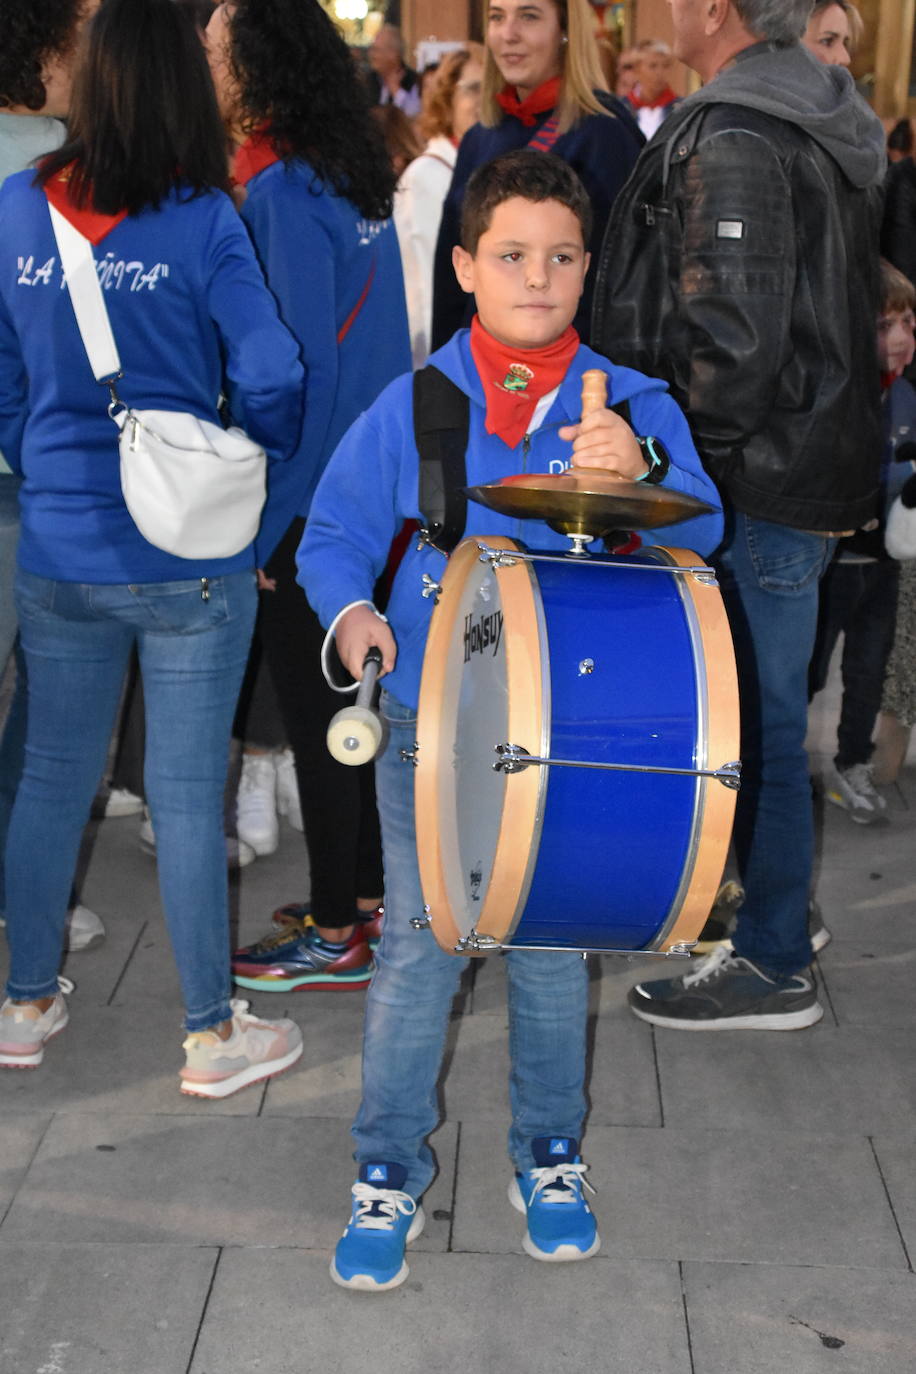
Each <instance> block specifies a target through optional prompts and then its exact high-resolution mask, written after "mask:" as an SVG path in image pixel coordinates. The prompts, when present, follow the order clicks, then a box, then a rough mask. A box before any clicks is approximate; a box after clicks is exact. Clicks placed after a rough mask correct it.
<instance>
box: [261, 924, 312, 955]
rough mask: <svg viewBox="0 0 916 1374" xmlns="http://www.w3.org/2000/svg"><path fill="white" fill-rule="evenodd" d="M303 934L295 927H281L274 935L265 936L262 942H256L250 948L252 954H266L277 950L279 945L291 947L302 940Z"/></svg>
mask: <svg viewBox="0 0 916 1374" xmlns="http://www.w3.org/2000/svg"><path fill="white" fill-rule="evenodd" d="M304 934H305V932H304V931H303V930H301V929H300V928H299V926H298V925H295V926H283V927H281V929H280V930H278V931H277V932H276V934H274V935H265V936H264V939H263V940H258V942H257V944H255V945H252V946H251V953H252V954H268V953H269V952H270V950H272V949H279V948H280V946H281V945H293V944H296V943H297V942H298V941H299V940H301V939H302V937H303V935H304Z"/></svg>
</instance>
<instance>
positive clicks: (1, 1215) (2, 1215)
mask: <svg viewBox="0 0 916 1374" xmlns="http://www.w3.org/2000/svg"><path fill="white" fill-rule="evenodd" d="M11 1072H13V1073H29V1072H30V1070H28V1069H13V1070H11ZM23 1115H25V1116H32V1115H36V1113H32V1112H26V1113H23ZM56 1115H57V1113H56V1112H52V1113H51V1114H50V1115H49V1117H48V1119H47V1121H46V1122H45V1128H44V1130H43V1131H42V1132H41V1134H40V1136H39V1137H38V1139H37V1140H36V1142H35V1148H34V1150H33V1151H32V1153H31V1155H30V1157H29V1161H28V1163H27V1164H26V1165H25V1167H24V1168H23V1170H22V1175H21V1177H20V1179H19V1182H18V1183H17V1184H16V1187H15V1188H14V1189H13V1191H12V1194H11V1195H10V1200H9V1202H8V1203H7V1204H6V1206H5V1207H4V1208H3V1209H2V1211H0V1227H2V1226H3V1223H4V1222H5V1221H6V1219H7V1217H8V1216H9V1214H10V1212H11V1211H12V1209H13V1206H14V1204H15V1202H16V1199H17V1197H18V1196H19V1192H20V1189H21V1188H22V1186H23V1184H24V1183H25V1182H26V1180H27V1179H28V1176H29V1172H30V1170H31V1168H32V1165H33V1164H34V1163H35V1159H36V1157H37V1155H38V1152H39V1150H40V1149H41V1147H42V1145H43V1144H44V1142H45V1138H46V1137H47V1134H48V1132H49V1131H50V1129H51V1127H52V1126H53V1125H54V1118H55V1117H56Z"/></svg>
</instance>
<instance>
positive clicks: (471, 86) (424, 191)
mask: <svg viewBox="0 0 916 1374" xmlns="http://www.w3.org/2000/svg"><path fill="white" fill-rule="evenodd" d="M483 63H484V50H483V47H482V46H481V44H480V43H468V44H467V45H466V46H465V47H463V48H459V49H458V50H457V51H456V52H451V53H449V54H448V56H447V57H446V58H444V60H443V61H442V63H441V64H440V66H439V69H438V71H437V72H436V80H435V84H434V85H433V87H432V89H431V91H430V92H429V95H428V96H427V98H426V100H425V102H424V106H425V108H424V110H423V114H422V115H421V117H420V122H419V127H420V133H421V134H422V135H423V136H424V137H425V139H426V146H425V147H424V149H423V151H422V153H421V154H420V156H419V157H418V158H416V159H415V160H414V161H413V162H411V164H410V166H409V167H408V168H407V169H406V170H405V171H404V173H403V175H402V176H401V179H400V181H399V182H398V190H397V195H396V197H395V201H394V222H395V225H396V227H397V231H398V242H399V243H400V245H401V262H402V264H403V267H404V287H405V290H406V292H407V314H408V318H409V322H410V345H411V351H412V354H413V365H414V367H422V366H423V364H424V363H425V362H426V359H427V358H428V357H429V352H430V339H431V336H432V322H433V260H434V258H435V255H436V239H437V237H438V234H439V223H440V221H441V219H442V203H443V201H444V200H445V197H446V194H447V192H448V188H449V183H450V182H451V179H452V172H453V171H454V169H455V159H456V157H457V155H458V145H459V144H460V142H461V140H462V138H463V137H464V135H465V134H466V133H467V131H468V129H470V128H471V127H472V126H473V125H474V124H476V123H477V121H478V119H479V118H480V98H481V90H482V86H483Z"/></svg>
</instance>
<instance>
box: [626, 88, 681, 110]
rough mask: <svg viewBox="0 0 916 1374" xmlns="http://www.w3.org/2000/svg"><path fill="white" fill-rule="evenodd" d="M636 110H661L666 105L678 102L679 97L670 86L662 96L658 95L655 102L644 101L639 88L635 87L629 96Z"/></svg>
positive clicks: (628, 98)
mask: <svg viewBox="0 0 916 1374" xmlns="http://www.w3.org/2000/svg"><path fill="white" fill-rule="evenodd" d="M627 100H629V102H630V104H631V105H632V106H633V109H634V110H660V109H661V108H662V107H663V106H665V105H670V104H671V103H672V101H674V100H677V96H676V95H675V93H674V91H673V90H672V89H671V87H670V86H666V87H665V89H664V90H663V91H662V93H661V95H657V96H656V97H655V99H654V100H643V98H642V96H641V95H640V94H639V87H638V86H634V87H633V89H632V91H630V93H629V95H628V96H627Z"/></svg>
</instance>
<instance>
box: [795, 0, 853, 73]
mask: <svg viewBox="0 0 916 1374" xmlns="http://www.w3.org/2000/svg"><path fill="white" fill-rule="evenodd" d="M864 31H865V25H864V24H863V23H862V16H861V14H860V13H859V11H858V10H857V9H856V7H855V5H854V4H853V3H852V0H816V3H815V5H814V7H813V9H812V10H811V18H810V19H809V20H808V27H807V28H806V29H805V32H804V33H803V34H802V43H803V44H804V46H805V47H806V48H807V49H808V51H809V52H810V53H811V54H812V55H813V56H814V57H816V58H817V59H818V61H819V62H823V63H825V65H826V66H828V67H831V66H834V67H848V66H849V62H850V58H851V57H852V54H853V52H854V51H855V49H856V47H857V45H858V44H859V43H860V42H861V39H862V34H863V33H864Z"/></svg>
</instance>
